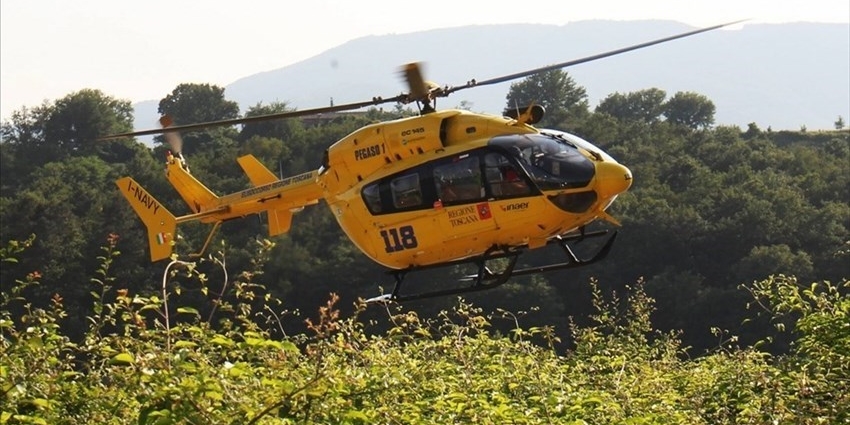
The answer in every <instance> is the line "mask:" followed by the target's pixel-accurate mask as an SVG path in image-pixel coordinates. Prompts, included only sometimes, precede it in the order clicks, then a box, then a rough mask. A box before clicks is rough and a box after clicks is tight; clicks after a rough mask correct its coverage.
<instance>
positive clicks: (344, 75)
mask: <svg viewBox="0 0 850 425" xmlns="http://www.w3.org/2000/svg"><path fill="white" fill-rule="evenodd" d="M692 29H693V28H692V27H689V26H688V25H685V24H681V23H677V22H670V21H584V22H575V23H570V24H567V25H562V26H555V25H524V24H510V25H488V26H466V27H457V28H446V29H438V30H432V31H424V32H416V33H409V34H390V35H382V36H369V37H363V38H359V39H355V40H352V41H350V42H348V43H345V44H343V45H340V46H338V47H335V48H333V49H330V50H327V51H325V52H323V53H321V54H319V55H317V56H314V57H312V58H310V59H307V60H304V61H302V62H298V63H295V64H293V65H290V66H287V67H284V68H280V69H275V70H269V71H266V72H260V73H257V74H254V75H250V76H246V77H244V78H242V79H240V80H237V81H235V82H233V83H231V84H228V85H227V86H226V95H227V97H228V98H229V99H232V100H235V101H237V102H239V103H240V105H241V107H242V110H243V111H244V110H245V109H246V108H247V107H249V106H252V105H255V104H256V103H258V102H265V103H268V102H273V101H284V102H287V103H288V104H290V105H291V106H294V107H298V108H301V109H304V108H310V107H316V106H324V105H327V104H328V103H329V102H331V99H333V101H334V102H335V103H348V102H356V101H362V100H364V99H370V98H371V97H373V96H389V95H395V94H397V93H399V92H401V91H403V90H405V87H404V85H403V83H402V81H401V79H400V78H399V76H398V75H397V74H396V72H397V69H398V67H399V65H401V64H404V63H407V62H411V61H424V62H426V63H427V66H426V68H425V72H426V73H427V78H428V79H430V80H433V81H436V82H438V83H439V84H449V85H458V84H463V83H465V82H466V81H467V80H470V79H473V78H476V79H484V78H490V77H494V76H499V75H504V74H509V73H513V72H518V71H521V70H525V69H529V68H533V67H539V66H544V65H547V64H551V63H556V62H561V61H565V60H570V59H574V58H580V57H585V56H588V55H592V54H596V53H599V52H604V51H609V50H613V49H617V48H620V47H623V46H627V45H631V44H636V43H640V42H644V41H648V40H652V39H656V38H661V37H665V36H668V35H671V34H675V33H680V32H685V31H688V30H692ZM447 46H451V48H447ZM375 52H380V54H375ZM235 60H238V58H237V59H235ZM569 72H570V74H571V75H573V77H574V78H575V79H576V81H577V82H578V84H580V85H582V86H583V87H585V88H586V89H587V93H588V96H589V100H590V104H591V106H595V105H597V104H598V102H599V101H600V100H601V99H603V98H605V97H606V96H607V95H609V94H611V93H614V92H630V91H636V90H641V89H645V88H650V87H657V88H660V89H662V90H665V91H667V93H668V95H672V94H674V93H675V92H677V91H694V92H698V93H700V94H704V95H706V96H707V97H709V98H710V99H712V100H713V101H714V103H715V105H716V106H717V114H716V120H717V124H727V125H732V124H734V125H739V126H742V127H746V125H747V124H748V123H750V122H756V123H757V124H758V125H759V126H760V127H761V128H768V127H771V128H773V129H791V130H797V129H800V128H802V127H806V128H807V129H810V130H814V129H831V128H833V124H834V122H835V120H836V119H837V117H838V116H839V115H840V116H843V117H845V120H846V117H848V116H850V78H848V75H850V26H848V25H844V24H811V23H793V24H761V25H755V24H748V25H744V26H743V27H742V28H739V29H733V30H719V31H713V32H710V33H706V34H700V35H697V36H694V37H691V38H688V39H684V40H678V41H673V42H671V43H667V44H664V45H660V46H654V47H650V48H647V49H644V50H640V51H636V52H631V53H628V54H624V55H621V56H617V57H612V58H608V59H604V60H601V61H598V62H593V63H588V64H583V65H579V66H576V67H573V68H569ZM199 83H204V82H199ZM211 83H216V84H220V82H211ZM509 87H510V86H509V84H507V83H506V84H499V85H495V86H490V87H482V88H478V89H476V90H467V91H463V92H460V93H457V94H456V95H454V96H453V97H450V98H448V99H443V100H442V105H441V106H442V107H454V106H457V105H459V104H460V103H461V102H463V101H466V102H467V103H470V104H471V106H472V109H473V110H475V111H482V112H498V111H500V110H501V109H502V108H503V106H504V102H505V95H506V94H507V91H508V89H509ZM165 94H166V93H163V94H162V96H163V97H164V96H165ZM157 103H158V100H151V101H146V102H140V103H138V104H136V105H135V107H136V126H137V127H140V128H147V127H150V124H149V123H154V122H156V121H155V118H156V105H157Z"/></svg>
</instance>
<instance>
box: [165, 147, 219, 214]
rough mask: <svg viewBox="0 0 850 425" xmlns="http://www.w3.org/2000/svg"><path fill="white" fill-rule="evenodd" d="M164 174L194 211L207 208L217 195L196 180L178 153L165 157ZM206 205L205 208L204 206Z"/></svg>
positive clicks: (197, 211)
mask: <svg viewBox="0 0 850 425" xmlns="http://www.w3.org/2000/svg"><path fill="white" fill-rule="evenodd" d="M166 176H167V177H168V181H170V182H171V185H172V186H174V189H175V190H177V193H179V194H180V197H182V198H183V200H184V201H186V203H187V204H188V205H189V209H191V210H192V212H194V213H199V212H201V211H202V210H205V209H207V208H209V206H210V205H211V203H212V202H213V201H215V200H216V199H217V198H218V196H216V194H215V193H213V192H212V191H211V190H209V189H207V187H206V186H204V184H203V183H201V182H200V181H198V179H196V178H195V177H194V176H193V175H192V174H191V173H189V166H188V165H186V161H184V160H183V156H182V155H180V154H177V155H176V156H175V155H172V154H170V153H169V154H168V157H167V158H166ZM204 207H207V208H204Z"/></svg>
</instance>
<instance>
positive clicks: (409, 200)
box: [390, 173, 422, 209]
mask: <svg viewBox="0 0 850 425" xmlns="http://www.w3.org/2000/svg"><path fill="white" fill-rule="evenodd" d="M390 192H391V193H392V195H393V205H394V206H395V207H396V208H399V209H408V208H413V207H418V206H420V205H422V189H421V188H420V187H419V173H412V174H407V175H404V176H401V177H397V178H395V179H393V180H392V181H390Z"/></svg>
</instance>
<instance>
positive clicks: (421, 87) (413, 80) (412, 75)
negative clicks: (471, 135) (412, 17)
mask: <svg viewBox="0 0 850 425" xmlns="http://www.w3.org/2000/svg"><path fill="white" fill-rule="evenodd" d="M744 21H746V19H742V20H739V21H734V22H729V23H725V24H720V25H714V26H711V27H707V28H700V29H697V30H694V31H689V32H686V33H682V34H678V35H673V36H670V37H664V38H659V39H657V40H653V41H648V42H645V43H640V44H635V45H633V46H629V47H623V48H621V49H616V50H611V51H609V52H605V53H600V54H596V55H592V56H587V57H584V58H581V59H574V60H571V61H567V62H561V63H556V64H553V65H548V66H544V67H540V68H535V69H531V70H528V71H523V72H517V73H515V74H510V75H505V76H502V77H496V78H491V79H489V80H483V81H476V80H470V81H469V82H467V83H466V84H464V85H462V86H455V87H445V88H439V89H438V90H430V89H429V88H427V87H426V86H427V84H426V83H425V81H424V79H423V78H422V75H421V72H420V70H419V66H418V64H410V65H408V66H407V68H406V69H405V70H404V72H405V73H406V78H407V80H408V84H409V85H410V86H411V87H410V91H411V93H409V94H408V93H402V94H400V95H397V96H393V97H390V98H386V99H384V98H382V97H373V98H372V100H367V101H363V102H356V103H347V104H343V105H335V106H326V107H323V108H311V109H304V110H300V111H291V112H280V113H275V114H266V115H257V116H253V117H244V118H234V119H229V120H221V121H211V122H203V123H197V124H187V125H178V126H173V127H167V128H157V129H151V130H142V131H133V132H128V133H120V134H112V135H108V136H103V137H100V138H98V139H97V140H98V141H101V140H110V139H117V138H120V137H134V136H147V135H151V134H161V133H165V132H172V131H191V130H200V129H204V128H212V127H225V126H231V125H237V124H247V123H252V122H260V121H268V120H274V119H283V118H295V117H303V116H307V115H317V114H323V113H329V112H338V111H348V110H354V109H360V108H365V107H367V106H375V105H380V104H384V103H390V102H396V103H403V104H406V103H409V102H411V101H422V100H425V98H426V97H427V95H428V93H429V92H430V95H431V96H437V97H446V96H448V95H450V94H452V93H454V92H456V91H459V90H463V89H468V88H472V87H478V86H487V85H491V84H498V83H503V82H506V81H510V80H516V79H519V78H524V77H528V76H531V75H534V74H539V73H541V72H546V71H551V70H555V69H561V68H566V67H569V66H573V65H578V64H582V63H586V62H591V61H595V60H598V59H602V58H607V57H610V56H614V55H619V54H621V53H626V52H630V51H632V50H638V49H642V48H644V47H649V46H653V45H656V44H661V43H666V42H668V41H672V40H676V39H679V38H685V37H690V36H692V35H696V34H699V33H703V32H707V31H712V30H715V29H718V28H723V27H726V26H730V25H734V24H737V23H741V22H744Z"/></svg>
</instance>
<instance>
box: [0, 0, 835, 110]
mask: <svg viewBox="0 0 850 425" xmlns="http://www.w3.org/2000/svg"><path fill="white" fill-rule="evenodd" d="M588 19H610V20H639V19H667V20H675V21H679V22H683V23H686V24H690V25H693V26H710V25H715V24H719V23H724V22H730V21H735V20H739V19H750V21H749V22H748V23H754V24H759V23H780V22H798V21H809V22H841V23H847V22H850V1H848V0H804V1H799V0H639V1H636V0H591V1H587V0H581V1H578V0H572V1H569V0H513V1H503V0H489V1H482V0H450V1H449V0H430V1H424V2H414V1H401V0H392V1H390V0H311V1H298V0H295V1H285V0H254V1H246V0H242V1H221V0H145V1H137V0H127V1H120V0H77V1H69V0H3V1H2V3H0V95H2V96H0V109H2V111H0V115H2V118H3V119H4V120H5V119H7V118H8V117H9V116H10V114H11V113H12V111H14V110H18V109H20V108H21V107H24V106H27V107H33V106H37V105H39V104H41V103H42V101H44V100H48V101H53V100H56V99H58V98H62V97H64V96H65V95H67V94H70V93H72V92H74V91H77V90H80V89H84V88H94V89H100V90H102V91H103V92H104V93H106V94H107V95H110V96H114V97H117V98H122V99H129V100H130V101H132V102H134V103H135V102H138V101H142V100H148V99H160V98H162V97H164V96H165V95H167V94H168V93H170V92H171V91H172V90H173V89H174V88H175V87H176V86H177V85H178V84H180V83H211V84H217V85H220V86H226V85H227V84H230V83H232V82H233V81H235V80H237V79H239V78H242V77H245V76H248V75H251V74H255V73H258V72H262V71H268V70H272V69H276V68H281V67H284V66H286V65H289V64H292V63H295V62H299V61H301V60H304V59H307V58H310V57H312V56H315V55H317V54H319V53H322V52H323V51H325V50H327V49H329V48H332V47H335V46H338V45H340V44H343V43H345V42H346V41H349V40H352V39H355V38H359V37H363V36H367V35H384V34H393V33H396V34H397V33H407V32H415V31H422V30H427V29H433V28H443V27H454V26H464V25H480V24H502V23H541V24H556V25H563V24H566V23H569V22H572V21H581V20H588ZM447 48H450V46H447ZM308 83H309V82H305V84H308ZM295 106H298V105H295ZM306 106H309V105H306Z"/></svg>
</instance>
